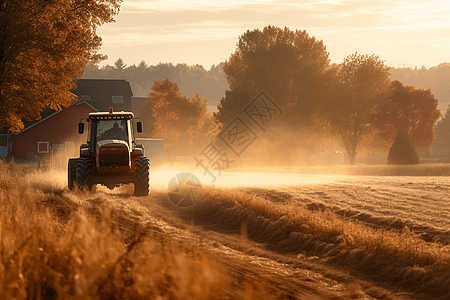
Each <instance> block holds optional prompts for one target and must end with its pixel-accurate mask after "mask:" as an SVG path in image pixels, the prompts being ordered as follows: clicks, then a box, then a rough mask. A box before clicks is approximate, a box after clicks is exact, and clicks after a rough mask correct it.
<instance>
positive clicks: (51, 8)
mask: <svg viewBox="0 0 450 300" xmlns="http://www.w3.org/2000/svg"><path fill="white" fill-rule="evenodd" d="M120 3H121V0H87V1H86V0H58V1H41V0H27V1H12V0H5V1H1V3H0V33H1V34H0V74H1V76H0V131H1V130H2V129H3V128H5V127H6V128H9V131H10V132H17V131H20V130H21V129H23V123H22V120H23V119H28V120H32V119H39V118H40V117H41V116H40V112H41V111H42V109H43V108H45V107H47V106H48V107H51V108H53V109H61V108H62V107H65V106H68V105H69V104H70V103H71V101H72V100H73V96H72V95H70V93H69V92H70V90H71V89H72V88H73V86H74V84H75V79H76V78H77V77H79V76H80V75H81V74H82V71H83V69H84V67H85V65H86V63H87V62H88V61H92V62H98V61H100V60H101V59H103V58H104V56H102V55H100V54H98V53H97V50H98V49H99V48H100V45H101V39H100V37H98V36H97V35H96V28H97V26H100V25H102V24H103V23H108V22H112V21H114V20H113V18H112V16H114V15H115V14H117V13H118V11H119V5H120Z"/></svg>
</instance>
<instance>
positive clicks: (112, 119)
mask: <svg viewBox="0 0 450 300" xmlns="http://www.w3.org/2000/svg"><path fill="white" fill-rule="evenodd" d="M135 120H136V119H135V117H134V114H133V113H132V112H113V110H112V108H110V109H109V112H95V113H90V114H89V117H88V118H83V119H81V120H80V123H79V124H78V133H79V134H83V133H84V123H83V121H86V122H87V123H88V125H89V126H88V139H87V143H86V144H82V145H81V146H80V157H79V158H70V159H69V166H68V181H69V189H73V188H74V187H75V186H78V187H79V188H86V189H88V190H92V189H93V187H95V186H96V185H97V184H101V185H104V186H106V187H108V188H109V189H111V190H112V189H114V188H115V187H118V186H121V185H123V184H130V183H132V184H134V193H135V195H136V196H147V195H148V194H149V192H150V160H149V159H148V157H145V156H144V147H143V146H142V145H138V144H136V139H135V137H134V125H136V131H137V132H142V123H141V122H140V120H139V121H137V122H135Z"/></svg>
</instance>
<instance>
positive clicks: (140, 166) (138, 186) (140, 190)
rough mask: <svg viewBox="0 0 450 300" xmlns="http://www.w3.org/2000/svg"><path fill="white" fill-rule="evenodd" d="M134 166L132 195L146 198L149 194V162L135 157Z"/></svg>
mask: <svg viewBox="0 0 450 300" xmlns="http://www.w3.org/2000/svg"><path fill="white" fill-rule="evenodd" d="M135 166H136V175H135V180H134V194H135V195H136V196H147V195H148V194H149V193H150V160H149V159H148V157H145V156H140V157H137V158H136V160H135Z"/></svg>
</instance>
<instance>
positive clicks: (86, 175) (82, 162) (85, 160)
mask: <svg viewBox="0 0 450 300" xmlns="http://www.w3.org/2000/svg"><path fill="white" fill-rule="evenodd" d="M91 177H92V162H91V158H90V157H82V158H79V159H78V161H77V172H76V181H77V185H78V187H79V188H80V189H83V188H84V189H88V190H89V191H90V190H92V186H93V184H92V183H91Z"/></svg>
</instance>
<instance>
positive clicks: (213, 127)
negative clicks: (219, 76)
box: [144, 78, 218, 155]
mask: <svg viewBox="0 0 450 300" xmlns="http://www.w3.org/2000/svg"><path fill="white" fill-rule="evenodd" d="M149 97H150V103H151V107H152V116H153V117H154V118H155V122H154V131H153V134H152V136H153V137H156V138H164V144H165V146H166V150H168V153H170V154H177V155H186V154H192V153H195V151H198V149H199V147H205V146H206V144H207V143H208V142H209V140H210V139H211V138H212V137H213V136H214V135H215V134H217V133H218V124H217V123H216V122H215V120H214V118H213V117H212V115H210V114H209V111H208V105H207V99H202V97H200V96H199V94H197V93H195V95H194V97H193V98H192V99H189V98H188V97H186V96H183V95H181V94H180V93H179V88H178V86H177V85H176V84H175V83H172V82H171V81H170V80H169V79H168V78H166V79H165V80H160V81H155V83H154V84H153V91H152V92H151V93H150V96H149ZM144 111H145V110H144Z"/></svg>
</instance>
